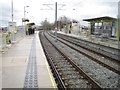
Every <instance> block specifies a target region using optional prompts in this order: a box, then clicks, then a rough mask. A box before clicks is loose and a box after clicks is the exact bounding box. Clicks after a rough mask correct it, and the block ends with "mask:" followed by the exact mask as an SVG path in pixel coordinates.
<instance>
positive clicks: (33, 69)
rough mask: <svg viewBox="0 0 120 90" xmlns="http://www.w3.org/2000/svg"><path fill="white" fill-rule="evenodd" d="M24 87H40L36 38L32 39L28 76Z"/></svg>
mask: <svg viewBox="0 0 120 90" xmlns="http://www.w3.org/2000/svg"><path fill="white" fill-rule="evenodd" d="M24 88H38V81H37V64H36V44H35V38H34V39H33V41H32V46H31V51H30V55H29V60H28V65H27V70H26V76H25V81H24Z"/></svg>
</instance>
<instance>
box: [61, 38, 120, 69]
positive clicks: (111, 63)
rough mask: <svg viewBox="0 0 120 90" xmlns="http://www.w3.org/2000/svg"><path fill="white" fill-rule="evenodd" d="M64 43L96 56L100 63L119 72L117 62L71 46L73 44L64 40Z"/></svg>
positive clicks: (77, 47)
mask: <svg viewBox="0 0 120 90" xmlns="http://www.w3.org/2000/svg"><path fill="white" fill-rule="evenodd" d="M59 39H60V38H59ZM60 40H62V39H60ZM62 41H63V42H65V43H67V44H69V45H71V46H74V48H76V49H79V50H81V52H83V53H86V54H89V56H94V58H96V59H98V60H99V61H101V62H103V63H105V64H107V65H109V66H111V67H113V68H114V69H116V70H119V66H120V65H119V64H118V63H117V62H114V61H111V60H109V59H106V58H104V57H101V56H99V55H97V54H95V53H91V52H90V51H88V50H86V49H83V48H81V47H79V46H76V45H74V44H71V43H69V42H66V41H64V40H62ZM62 48H63V47H62Z"/></svg>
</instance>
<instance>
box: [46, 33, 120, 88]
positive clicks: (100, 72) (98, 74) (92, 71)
mask: <svg viewBox="0 0 120 90" xmlns="http://www.w3.org/2000/svg"><path fill="white" fill-rule="evenodd" d="M46 35H47V34H46ZM47 37H48V38H49V39H50V40H51V41H52V42H53V43H55V44H56V46H57V47H58V48H59V49H61V50H62V51H63V52H64V53H66V54H67V55H68V56H69V57H70V58H71V59H73V60H74V61H75V62H76V64H78V65H79V66H80V67H81V68H82V69H83V70H84V71H85V72H87V74H88V75H90V76H91V77H92V78H94V79H95V80H96V81H97V82H98V83H99V84H100V85H101V86H102V87H103V88H118V77H119V75H118V74H116V73H114V72H112V71H110V70H108V69H106V68H105V67H103V66H101V65H99V64H98V63H96V62H94V61H92V60H90V59H89V58H87V57H86V56H84V55H82V54H80V53H78V52H77V51H75V50H73V49H71V48H69V47H68V46H66V45H64V44H63V43H61V42H59V41H57V42H56V40H55V39H54V38H52V37H50V36H49V35H47Z"/></svg>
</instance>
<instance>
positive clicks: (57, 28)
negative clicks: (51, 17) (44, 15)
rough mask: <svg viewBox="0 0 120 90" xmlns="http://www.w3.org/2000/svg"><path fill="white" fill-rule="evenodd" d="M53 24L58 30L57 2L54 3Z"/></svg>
mask: <svg viewBox="0 0 120 90" xmlns="http://www.w3.org/2000/svg"><path fill="white" fill-rule="evenodd" d="M55 24H56V28H57V29H58V25H57V2H56V3H55Z"/></svg>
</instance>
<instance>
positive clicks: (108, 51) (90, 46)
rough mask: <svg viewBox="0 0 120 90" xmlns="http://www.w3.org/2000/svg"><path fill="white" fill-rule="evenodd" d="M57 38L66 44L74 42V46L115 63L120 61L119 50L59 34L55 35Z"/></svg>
mask: <svg viewBox="0 0 120 90" xmlns="http://www.w3.org/2000/svg"><path fill="white" fill-rule="evenodd" d="M57 37H60V38H62V39H64V40H67V41H68V42H71V43H73V42H74V44H76V45H78V46H80V47H82V48H84V49H87V50H89V51H92V52H95V53H97V54H99V55H101V56H102V57H105V58H109V59H111V60H114V61H116V62H117V63H120V61H119V51H120V50H119V49H116V48H112V47H108V46H104V45H100V44H97V43H93V42H90V41H86V40H82V39H79V38H76V37H72V36H68V35H63V34H60V33H57Z"/></svg>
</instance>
